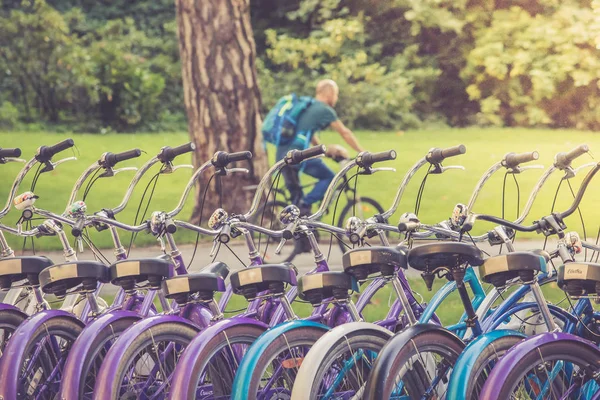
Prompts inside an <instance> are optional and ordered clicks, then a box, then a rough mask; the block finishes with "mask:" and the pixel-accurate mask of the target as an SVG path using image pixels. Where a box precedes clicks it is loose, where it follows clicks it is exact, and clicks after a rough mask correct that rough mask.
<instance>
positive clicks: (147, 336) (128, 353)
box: [108, 322, 198, 399]
mask: <svg viewBox="0 0 600 400" xmlns="http://www.w3.org/2000/svg"><path fill="white" fill-rule="evenodd" d="M197 334H198V331H197V330H196V329H194V328H192V327H191V326H187V325H183V324H180V323H174V322H166V323H163V324H159V325H156V326H153V327H152V328H149V329H147V330H145V331H144V332H143V333H142V334H141V335H139V336H137V337H136V338H135V340H134V341H133V342H132V343H131V346H129V347H127V350H125V352H124V353H123V355H122V356H121V361H119V363H118V365H117V368H116V369H115V371H114V375H113V379H111V380H110V381H109V382H111V383H110V384H109V385H108V389H109V390H110V393H109V395H110V398H111V399H123V398H132V399H133V398H139V397H140V395H139V393H138V392H132V391H129V388H128V387H127V390H126V391H125V393H121V392H122V384H121V383H122V382H123V381H124V379H125V374H126V373H127V372H128V371H129V368H130V366H131V364H132V362H133V363H134V364H137V362H138V361H140V360H141V359H142V357H144V351H145V350H146V349H149V348H154V350H153V351H154V354H152V355H147V357H146V359H148V358H150V359H151V361H154V360H155V359H156V358H154V357H153V356H154V355H157V356H159V357H160V356H161V355H159V353H158V349H159V348H160V346H159V344H158V343H161V344H162V345H163V346H169V344H170V343H174V345H175V346H180V348H177V349H176V352H177V353H179V354H181V353H182V352H183V350H184V349H185V347H186V346H187V345H188V344H189V343H190V342H191V341H192V339H193V338H194V336H196V335H197ZM177 353H175V355H174V356H173V359H172V360H165V366H166V367H167V369H162V370H161V371H157V372H156V375H159V374H160V376H162V377H163V378H164V377H167V379H169V378H170V377H171V372H172V371H173V370H174V369H175V365H176V363H177V361H178V360H177ZM168 357H169V358H170V357H171V356H168ZM167 361H168V364H169V365H167ZM165 366H163V368H164V367H165ZM141 367H143V368H145V367H150V365H147V366H145V365H142V366H141ZM134 368H137V366H136V365H134ZM151 371H152V368H151ZM132 380H133V379H132ZM146 380H147V381H148V380H149V378H147V379H146ZM156 381H158V379H156ZM168 387H169V384H166V385H165V388H167V390H166V391H165V392H163V398H166V397H167V395H168ZM159 388H160V386H159ZM153 389H156V388H155V387H152V388H151V389H150V390H151V391H152V390H153ZM152 394H153V395H156V394H157V393H156V392H152Z"/></svg>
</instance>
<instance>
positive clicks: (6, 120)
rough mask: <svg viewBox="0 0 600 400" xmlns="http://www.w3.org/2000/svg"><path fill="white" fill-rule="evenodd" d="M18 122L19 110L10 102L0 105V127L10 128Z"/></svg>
mask: <svg viewBox="0 0 600 400" xmlns="http://www.w3.org/2000/svg"><path fill="white" fill-rule="evenodd" d="M18 121H19V110H18V109H17V107H15V106H14V105H13V104H12V103H11V102H9V101H5V102H3V103H2V104H0V127H2V128H12V127H14V126H15V125H16V124H17V122H18Z"/></svg>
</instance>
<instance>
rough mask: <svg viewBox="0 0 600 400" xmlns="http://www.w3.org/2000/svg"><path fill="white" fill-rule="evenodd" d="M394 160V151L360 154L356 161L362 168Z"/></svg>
mask: <svg viewBox="0 0 600 400" xmlns="http://www.w3.org/2000/svg"><path fill="white" fill-rule="evenodd" d="M395 159H396V151H394V150H389V151H382V152H380V153H369V152H368V151H365V152H364V153H362V155H361V157H360V160H357V163H358V164H359V165H360V166H362V167H370V166H371V165H373V164H375V163H378V162H382V161H389V160H395Z"/></svg>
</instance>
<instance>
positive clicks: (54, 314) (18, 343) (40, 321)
mask: <svg viewBox="0 0 600 400" xmlns="http://www.w3.org/2000/svg"><path fill="white" fill-rule="evenodd" d="M54 318H64V319H69V320H72V321H74V322H75V323H77V324H78V325H79V326H81V328H82V329H83V326H84V324H83V322H81V321H80V320H79V319H78V318H77V317H75V316H74V315H73V314H71V313H68V312H66V311H62V310H45V311H42V312H39V313H37V314H34V315H32V316H31V317H29V318H27V319H26V320H25V321H24V322H23V323H22V324H21V325H19V327H18V328H17V329H16V330H15V332H14V333H13V336H12V337H11V339H10V341H9V342H8V344H7V345H6V347H5V348H4V353H3V354H2V358H1V359H0V371H2V379H0V398H2V399H16V398H17V391H18V381H19V373H20V372H21V368H20V366H21V365H22V364H23V361H24V360H23V358H24V357H25V348H26V347H27V344H28V343H29V341H30V340H31V338H32V336H33V335H34V334H35V332H36V331H37V330H38V329H39V328H40V327H42V326H44V324H46V323H47V322H48V320H50V319H54Z"/></svg>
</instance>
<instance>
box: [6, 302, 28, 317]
mask: <svg viewBox="0 0 600 400" xmlns="http://www.w3.org/2000/svg"><path fill="white" fill-rule="evenodd" d="M5 310H6V311H16V312H17V313H19V314H20V315H24V316H25V318H27V314H25V313H24V312H23V311H21V310H20V309H19V308H18V307H15V306H13V305H12V304H6V303H0V311H5Z"/></svg>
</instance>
